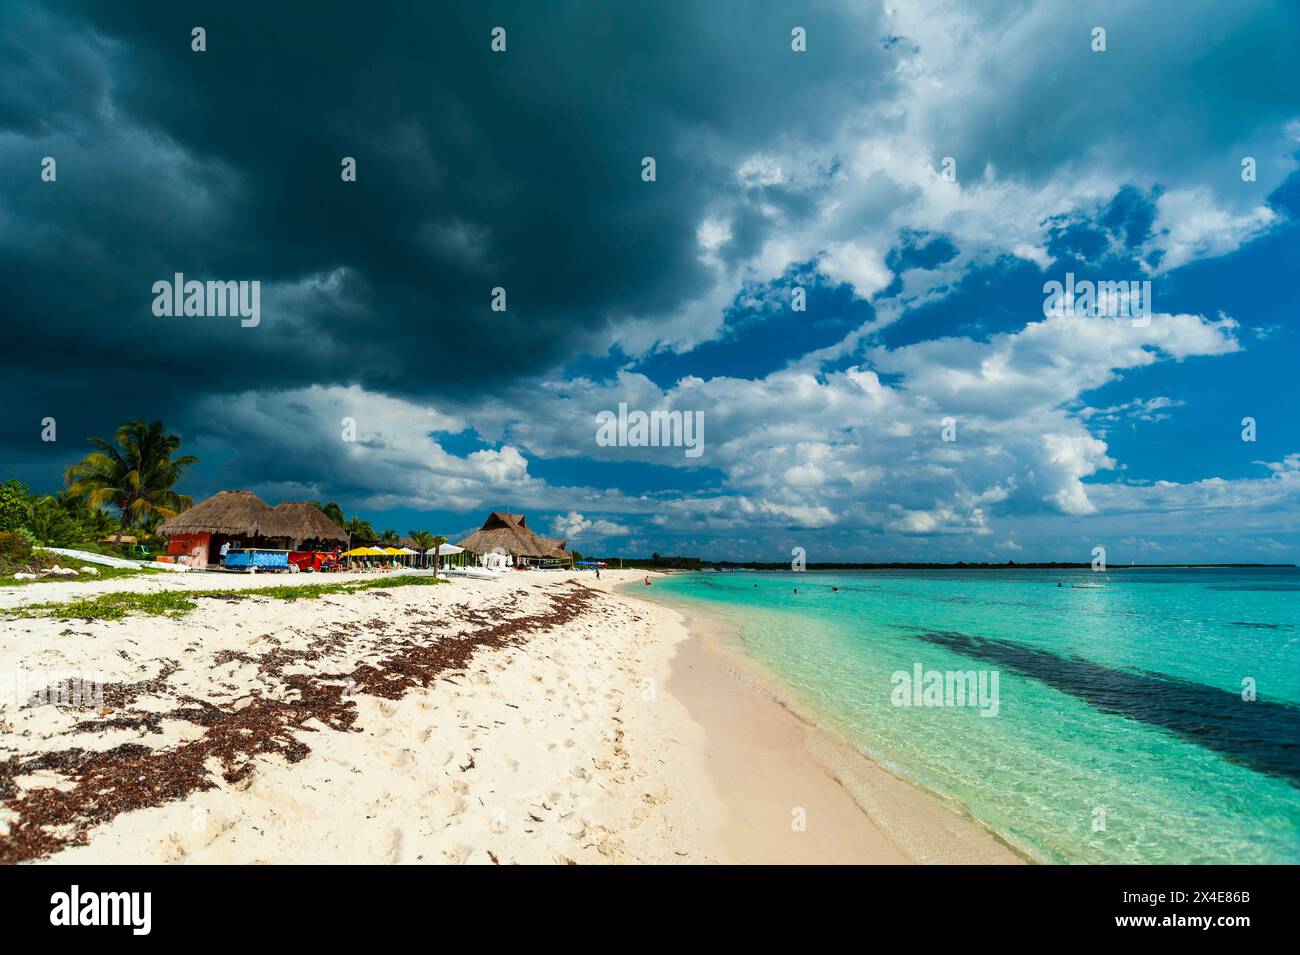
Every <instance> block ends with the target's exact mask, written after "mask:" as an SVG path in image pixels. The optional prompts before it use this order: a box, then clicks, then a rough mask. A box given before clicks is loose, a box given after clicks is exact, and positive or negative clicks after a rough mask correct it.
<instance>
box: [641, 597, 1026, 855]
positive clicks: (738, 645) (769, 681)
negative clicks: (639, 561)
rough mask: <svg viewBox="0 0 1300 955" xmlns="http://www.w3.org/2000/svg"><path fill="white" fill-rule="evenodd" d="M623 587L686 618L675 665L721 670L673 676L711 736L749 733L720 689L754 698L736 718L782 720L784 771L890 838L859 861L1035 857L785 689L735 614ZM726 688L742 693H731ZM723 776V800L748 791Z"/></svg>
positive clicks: (729, 743) (721, 740)
mask: <svg viewBox="0 0 1300 955" xmlns="http://www.w3.org/2000/svg"><path fill="white" fill-rule="evenodd" d="M651 589H653V588H651ZM618 592H619V593H622V594H624V595H625V596H628V597H633V598H640V599H642V600H645V601H646V602H648V603H652V604H657V605H659V606H662V607H668V608H670V609H672V610H674V611H675V612H677V613H678V614H680V615H681V617H682V618H683V620H684V622H685V626H686V628H687V630H688V632H689V633H690V638H689V640H688V641H687V642H686V643H685V644H683V645H682V646H681V647H679V649H678V654H677V657H675V658H674V661H673V668H674V673H675V674H676V673H677V672H678V670H679V661H680V667H682V668H687V667H700V666H705V667H708V666H712V668H714V670H715V672H714V674H713V677H712V679H711V680H709V681H706V682H703V683H696V684H695V685H692V684H691V683H690V682H689V681H685V680H679V681H678V683H677V684H676V685H677V687H678V688H679V689H680V690H681V691H682V697H683V702H684V703H685V704H686V706H687V709H688V710H689V711H690V712H691V715H692V717H694V718H696V719H697V720H698V721H699V722H701V724H702V725H703V727H704V730H705V734H706V736H708V737H709V739H710V742H711V743H712V744H713V745H715V746H717V745H721V746H722V747H723V748H734V747H736V746H737V744H738V743H739V744H740V745H741V746H742V747H743V743H742V742H741V739H740V738H738V737H743V736H744V735H745V734H747V733H748V732H749V730H748V729H745V730H740V729H739V728H738V726H737V722H733V721H728V720H726V719H725V716H724V714H723V713H721V712H719V711H718V709H717V708H716V707H713V706H712V705H711V701H712V699H713V698H714V697H715V696H716V695H717V694H718V692H719V689H720V688H724V687H730V688H733V689H734V690H738V691H739V695H743V696H747V697H749V698H750V699H749V701H748V705H744V704H743V703H741V704H739V705H738V709H740V710H741V711H742V712H743V713H744V717H745V719H746V722H744V723H740V725H742V726H749V725H752V721H753V720H754V719H755V718H756V716H760V717H761V715H766V717H767V719H766V722H767V723H768V724H769V731H770V727H771V725H772V724H777V725H780V727H781V730H782V731H783V737H784V745H785V746H786V747H787V752H786V753H785V755H784V757H783V760H782V761H783V762H784V763H785V769H786V770H787V772H792V773H796V774H803V775H804V776H805V777H807V776H809V775H810V774H819V775H820V776H821V777H822V778H823V779H824V780H825V781H826V782H829V783H830V784H832V785H833V786H834V787H836V789H838V790H839V791H840V792H841V793H842V794H843V795H844V796H845V797H847V798H848V799H849V800H850V801H851V802H852V804H853V807H854V808H855V809H856V810H857V811H858V812H859V813H860V814H861V815H862V820H861V821H862V822H864V823H866V825H868V826H870V827H871V829H872V830H873V832H874V833H875V834H876V835H877V836H878V837H879V838H881V839H884V840H885V842H886V844H887V845H888V847H889V853H887V854H890V855H893V856H895V857H894V858H889V859H887V860H884V859H880V858H872V859H866V860H861V861H871V862H880V861H891V862H902V863H917V864H940V865H948V864H980V865H1000V864H1010V865H1017V864H1035V863H1037V862H1038V860H1035V859H1033V858H1031V857H1030V856H1028V855H1027V854H1026V853H1024V852H1022V851H1021V850H1020V849H1018V848H1017V847H1015V846H1013V845H1011V844H1009V843H1008V842H1006V841H1005V840H1004V839H1003V838H1002V837H1001V836H1000V835H999V834H998V833H996V832H994V831H993V830H991V829H989V828H988V827H986V826H984V825H983V824H982V823H981V822H980V821H979V820H977V819H975V818H974V817H973V816H971V815H970V814H969V813H968V812H967V811H966V810H965V809H964V807H962V806H960V805H959V804H956V803H954V802H953V801H951V800H949V799H946V798H944V797H943V796H941V795H939V794H937V793H933V792H931V791H929V790H927V789H924V788H922V787H921V786H919V785H917V784H916V783H913V782H911V781H909V780H907V779H904V778H902V777H901V776H898V775H896V774H894V773H893V772H891V771H890V770H889V769H887V768H886V767H884V766H882V765H880V764H879V763H877V762H875V761H874V760H872V759H871V758H870V757H868V756H867V755H865V754H863V753H862V752H860V751H859V750H858V749H857V748H856V747H854V746H853V744H852V743H851V742H850V741H849V740H847V739H845V738H844V737H842V736H841V735H839V733H837V732H836V731H835V730H833V729H832V728H830V727H828V726H825V725H823V724H822V723H821V722H820V721H819V720H818V719H817V717H816V715H815V714H814V713H813V712H812V711H811V709H810V708H809V707H808V706H807V705H806V704H804V703H802V702H801V701H799V700H798V699H797V698H796V697H794V696H793V695H792V694H791V693H790V692H789V691H787V690H785V689H784V688H782V687H781V686H780V683H779V680H778V678H777V677H776V676H775V675H774V674H772V673H770V672H769V671H768V670H767V668H766V667H765V666H764V665H763V664H762V663H760V662H759V661H758V660H756V659H754V658H753V657H751V656H750V655H749V654H748V653H747V652H746V651H745V649H744V645H743V641H742V639H741V637H740V633H739V626H738V625H737V624H736V623H735V622H734V621H731V620H729V619H726V618H725V617H723V616H722V615H720V614H710V613H708V612H707V611H706V610H704V609H702V608H698V607H696V606H694V605H693V604H692V605H689V606H683V604H685V602H684V601H682V602H676V601H672V600H671V598H670V599H667V600H665V599H661V598H657V597H655V596H654V595H653V594H651V595H649V596H646V595H644V594H642V593H640V592H639V591H634V590H633V588H632V586H631V584H625V585H623V586H621V587H619V588H618ZM710 657H712V658H713V659H712V660H711V661H710V660H709V658H710ZM730 695H731V696H732V698H733V699H737V698H738V697H737V694H735V693H733V694H730ZM763 710H767V711H779V714H780V715H776V714H775V713H773V712H769V713H767V714H762V711H763ZM727 715H733V716H734V714H727ZM728 737H731V738H728ZM715 772H716V771H715ZM717 775H719V776H721V779H720V780H715V784H718V785H719V786H720V788H721V789H722V790H723V801H724V803H728V802H730V803H733V804H734V803H736V802H738V801H740V800H743V799H744V798H745V793H744V791H743V790H742V789H741V788H740V786H739V785H738V784H737V783H738V780H737V779H735V778H734V777H733V778H728V776H727V775H726V771H725V770H724V771H723V772H722V773H718V774H717ZM804 785H805V788H808V785H809V784H808V783H807V781H805V784H804ZM814 785H815V784H814ZM840 820H841V822H842V823H844V824H846V825H848V826H851V825H852V823H853V820H852V819H849V818H847V817H840ZM742 846H743V843H742Z"/></svg>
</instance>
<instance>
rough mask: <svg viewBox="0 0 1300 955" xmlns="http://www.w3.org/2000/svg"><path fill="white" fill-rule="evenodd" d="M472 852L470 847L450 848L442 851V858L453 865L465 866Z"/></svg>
mask: <svg viewBox="0 0 1300 955" xmlns="http://www.w3.org/2000/svg"><path fill="white" fill-rule="evenodd" d="M472 851H473V850H472V849H470V847H469V846H448V847H447V848H446V849H443V850H442V856H443V858H444V859H446V860H447V861H448V862H450V863H451V864H452V865H463V864H464V862H465V860H466V859H468V858H469V855H470V853H471V852H472Z"/></svg>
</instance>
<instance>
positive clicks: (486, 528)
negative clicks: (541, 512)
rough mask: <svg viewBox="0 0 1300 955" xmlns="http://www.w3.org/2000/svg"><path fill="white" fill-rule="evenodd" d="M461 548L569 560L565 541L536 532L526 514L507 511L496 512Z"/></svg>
mask: <svg viewBox="0 0 1300 955" xmlns="http://www.w3.org/2000/svg"><path fill="white" fill-rule="evenodd" d="M459 546H461V547H463V548H465V549H466V550H467V551H470V552H472V553H475V554H491V553H493V552H497V553H502V554H510V555H511V556H513V557H550V558H554V559H556V560H568V558H569V554H568V552H567V551H566V550H565V549H564V547H565V542H564V541H560V540H550V539H548V538H545V537H540V536H539V535H537V534H535V533H534V532H533V530H532V528H530V527H529V526H528V522H527V518H525V517H524V515H523V514H505V513H503V512H501V511H493V512H492V513H491V514H489V515H488V519H487V520H486V521H484V522H483V526H482V527H480V528H479V529H478V530H476V531H475V532H474V533H473V534H470V535H469V537H466V538H465V539H464V540H463V541H461V542H460V545H459Z"/></svg>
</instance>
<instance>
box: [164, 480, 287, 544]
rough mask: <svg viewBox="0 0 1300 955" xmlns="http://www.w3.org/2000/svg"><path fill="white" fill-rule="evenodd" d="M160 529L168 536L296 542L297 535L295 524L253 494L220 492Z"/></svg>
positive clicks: (177, 516) (247, 492)
mask: <svg viewBox="0 0 1300 955" xmlns="http://www.w3.org/2000/svg"><path fill="white" fill-rule="evenodd" d="M159 530H160V531H161V532H162V533H163V534H165V535H167V536H168V537H174V536H175V535H177V534H202V533H208V534H222V535H225V536H227V537H284V538H287V539H289V540H293V539H294V537H295V535H296V534H297V531H296V529H295V526H294V524H293V522H292V521H290V520H289V519H288V518H287V517H286V516H285V515H283V514H279V513H277V512H276V511H275V510H274V509H273V508H272V507H271V506H270V505H269V504H267V503H266V502H265V501H263V500H262V499H261V498H260V497H258V496H257V495H256V494H254V493H252V492H251V491H221V492H219V493H217V494H214V495H212V497H210V498H208V499H207V500H206V501H203V502H201V503H199V504H195V505H194V506H193V507H191V508H190V509H189V510H188V511H183V512H181V513H180V514H177V515H176V516H175V517H173V518H172V519H171V520H169V521H167V522H165V523H164V524H163V525H162V527H160V528H159Z"/></svg>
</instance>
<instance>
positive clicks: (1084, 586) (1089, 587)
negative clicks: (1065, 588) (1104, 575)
mask: <svg viewBox="0 0 1300 955" xmlns="http://www.w3.org/2000/svg"><path fill="white" fill-rule="evenodd" d="M1070 586H1071V587H1073V588H1074V589H1075V590H1101V589H1103V588H1104V587H1105V586H1106V585H1105V584H1070Z"/></svg>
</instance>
